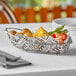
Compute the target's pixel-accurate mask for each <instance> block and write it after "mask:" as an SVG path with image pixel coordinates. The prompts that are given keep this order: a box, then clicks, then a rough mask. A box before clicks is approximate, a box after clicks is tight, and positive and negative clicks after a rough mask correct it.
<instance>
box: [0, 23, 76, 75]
mask: <svg viewBox="0 0 76 76" xmlns="http://www.w3.org/2000/svg"><path fill="white" fill-rule="evenodd" d="M40 26H43V27H44V28H45V29H46V30H48V31H49V30H50V31H51V23H37V24H15V25H12V24H9V25H8V24H7V25H6V24H5V25H0V50H2V51H5V52H7V53H10V54H13V55H15V56H21V57H22V58H23V59H25V60H28V61H30V62H32V64H33V65H31V66H25V67H20V68H15V69H4V68H2V67H0V76H76V37H74V36H73V37H72V39H73V44H71V46H70V48H69V51H68V53H67V54H65V55H60V56H59V55H46V54H36V53H27V52H25V51H23V50H20V49H18V48H16V47H14V46H13V45H12V44H11V43H10V41H9V39H8V37H7V34H6V33H5V31H4V30H5V28H6V27H14V28H15V27H16V28H29V29H31V30H33V31H35V30H36V29H37V28H38V27H40Z"/></svg>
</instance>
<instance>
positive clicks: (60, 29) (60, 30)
mask: <svg viewBox="0 0 76 76" xmlns="http://www.w3.org/2000/svg"><path fill="white" fill-rule="evenodd" d="M64 26H65V25H62V26H61V27H58V28H56V29H55V30H54V31H51V32H49V34H50V35H52V34H53V33H59V32H62V29H63V28H64ZM63 32H67V30H64V31H63Z"/></svg>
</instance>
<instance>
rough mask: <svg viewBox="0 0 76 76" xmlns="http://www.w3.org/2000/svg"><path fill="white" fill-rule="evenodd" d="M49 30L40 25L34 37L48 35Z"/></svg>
mask: <svg viewBox="0 0 76 76" xmlns="http://www.w3.org/2000/svg"><path fill="white" fill-rule="evenodd" d="M48 35H49V34H48V32H47V31H46V30H45V29H44V28H43V27H40V28H39V29H38V30H37V31H36V32H35V33H34V34H33V37H41V36H48Z"/></svg>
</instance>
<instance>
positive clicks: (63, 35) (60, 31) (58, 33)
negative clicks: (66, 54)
mask: <svg viewBox="0 0 76 76" xmlns="http://www.w3.org/2000/svg"><path fill="white" fill-rule="evenodd" d="M64 26H65V25H62V26H61V27H58V28H56V29H55V30H54V31H51V32H49V34H50V35H51V36H52V37H53V38H55V39H56V40H57V41H58V43H64V41H65V40H66V39H67V37H68V35H67V33H68V30H67V29H64Z"/></svg>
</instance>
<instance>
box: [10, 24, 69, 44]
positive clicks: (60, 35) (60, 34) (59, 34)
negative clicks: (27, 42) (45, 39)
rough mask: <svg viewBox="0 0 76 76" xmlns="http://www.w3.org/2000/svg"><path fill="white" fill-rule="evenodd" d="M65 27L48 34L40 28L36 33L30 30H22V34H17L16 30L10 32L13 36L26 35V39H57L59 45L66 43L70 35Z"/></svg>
mask: <svg viewBox="0 0 76 76" xmlns="http://www.w3.org/2000/svg"><path fill="white" fill-rule="evenodd" d="M64 26H65V25H62V26H61V27H58V28H56V29H55V30H53V31H51V32H47V31H46V30H45V29H44V28H43V27H39V28H38V30H37V31H36V32H35V33H32V32H31V31H30V30H29V29H22V30H21V32H16V31H14V30H12V31H10V33H11V34H12V35H16V34H20V35H24V36H26V37H42V36H51V37H53V38H55V39H56V40H57V41H58V43H64V41H65V40H66V39H67V37H68V35H67V32H68V30H67V29H64Z"/></svg>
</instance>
